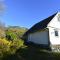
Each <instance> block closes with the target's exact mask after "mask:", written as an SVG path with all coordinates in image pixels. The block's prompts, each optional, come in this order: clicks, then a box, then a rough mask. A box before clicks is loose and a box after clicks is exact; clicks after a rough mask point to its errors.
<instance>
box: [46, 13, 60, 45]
mask: <svg viewBox="0 0 60 60" xmlns="http://www.w3.org/2000/svg"><path fill="white" fill-rule="evenodd" d="M58 14H60V13H58ZM58 14H57V15H56V16H55V17H54V18H53V19H52V20H51V22H50V23H49V24H48V26H47V27H48V28H49V37H50V42H51V44H52V45H60V21H58ZM55 29H57V30H58V34H59V36H55V32H54V30H55Z"/></svg>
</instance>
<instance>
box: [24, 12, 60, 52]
mask: <svg viewBox="0 0 60 60" xmlns="http://www.w3.org/2000/svg"><path fill="white" fill-rule="evenodd" d="M24 37H25V38H27V41H28V42H33V43H35V44H40V45H44V46H50V47H51V49H52V50H57V51H59V50H60V13H59V12H58V13H55V14H53V15H51V16H50V17H48V18H46V19H44V20H42V21H40V22H38V23H37V24H35V25H34V26H32V27H31V28H30V29H29V30H28V31H27V32H26V33H25V34H24Z"/></svg>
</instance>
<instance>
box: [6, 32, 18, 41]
mask: <svg viewBox="0 0 60 60" xmlns="http://www.w3.org/2000/svg"><path fill="white" fill-rule="evenodd" d="M6 38H7V39H8V40H15V39H17V35H16V34H15V33H13V32H12V31H7V32H6Z"/></svg>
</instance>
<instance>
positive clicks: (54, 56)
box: [4, 45, 60, 60]
mask: <svg viewBox="0 0 60 60" xmlns="http://www.w3.org/2000/svg"><path fill="white" fill-rule="evenodd" d="M4 60H60V53H53V52H50V51H48V50H45V49H40V48H39V47H36V46H31V45H30V46H23V47H22V48H20V49H18V50H17V51H16V53H15V54H14V55H10V56H8V57H7V58H4Z"/></svg>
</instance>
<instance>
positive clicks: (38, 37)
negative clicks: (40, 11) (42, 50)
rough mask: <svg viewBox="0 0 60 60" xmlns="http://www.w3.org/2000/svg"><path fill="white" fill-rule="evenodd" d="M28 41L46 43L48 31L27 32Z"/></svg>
mask: <svg viewBox="0 0 60 60" xmlns="http://www.w3.org/2000/svg"><path fill="white" fill-rule="evenodd" d="M28 41H32V42H34V43H37V44H48V31H41V32H35V33H32V34H29V35H28Z"/></svg>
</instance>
